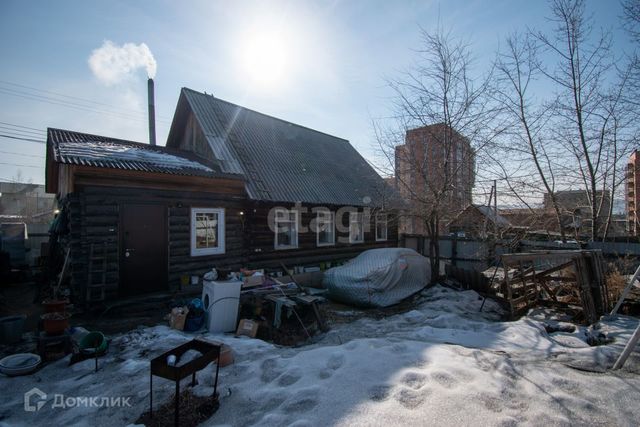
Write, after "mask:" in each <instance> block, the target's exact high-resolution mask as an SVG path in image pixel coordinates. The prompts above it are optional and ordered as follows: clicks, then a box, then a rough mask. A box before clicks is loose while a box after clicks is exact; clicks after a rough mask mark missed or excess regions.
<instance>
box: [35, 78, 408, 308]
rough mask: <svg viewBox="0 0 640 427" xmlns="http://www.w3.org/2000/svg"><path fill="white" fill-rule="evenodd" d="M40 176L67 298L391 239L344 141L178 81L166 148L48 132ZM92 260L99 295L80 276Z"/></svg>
mask: <svg viewBox="0 0 640 427" xmlns="http://www.w3.org/2000/svg"><path fill="white" fill-rule="evenodd" d="M46 182H47V184H46V185H47V191H48V192H50V193H56V194H57V195H58V198H59V200H60V203H61V206H62V207H63V208H64V213H65V215H68V221H69V232H70V233H69V236H68V238H67V240H68V242H69V245H70V248H71V252H70V253H71V258H72V287H73V290H74V294H75V296H76V298H77V299H78V300H79V301H88V302H91V301H99V300H102V299H105V298H112V297H116V296H122V295H134V294H141V293H147V292H154V291H165V290H175V289H178V288H179V286H180V283H181V278H184V277H185V276H189V275H201V274H202V273H204V272H206V271H208V270H210V269H211V268H218V269H232V270H237V269H238V268H240V267H243V266H244V267H258V268H267V269H269V268H271V269H274V270H275V269H278V268H279V263H280V261H284V262H285V263H286V264H287V266H289V267H294V266H311V265H315V266H317V265H319V264H320V263H326V262H333V261H338V260H344V259H348V258H351V257H353V256H355V255H357V254H358V253H360V252H362V251H363V250H366V249H370V248H379V247H388V246H397V240H398V232H397V220H396V213H395V211H394V210H393V209H392V206H391V205H390V204H389V200H390V199H391V197H392V195H393V194H392V191H391V190H390V189H389V188H388V186H387V185H386V184H385V183H384V181H383V179H382V178H381V177H380V176H379V175H378V174H377V173H376V172H375V171H374V170H373V168H372V167H371V166H370V165H369V164H368V163H367V162H366V160H365V159H364V158H363V157H362V156H360V154H358V152H357V151H356V150H355V149H354V148H353V147H352V146H351V145H350V144H349V142H348V141H346V140H344V139H340V138H336V137H333V136H330V135H327V134H324V133H321V132H318V131H314V130H312V129H308V128H305V127H302V126H299V125H295V124H293V123H289V122H286V121H284V120H280V119H277V118H274V117H270V116H267V115H265V114H261V113H258V112H255V111H252V110H249V109H246V108H243V107H240V106H238V105H234V104H231V103H229V102H226V101H222V100H220V99H218V98H215V97H213V96H211V95H206V94H202V93H199V92H195V91H193V90H190V89H182V92H181V94H180V98H179V101H178V105H177V108H176V112H175V115H174V119H173V123H172V125H171V130H170V133H169V137H168V141H167V144H166V147H159V146H154V145H148V144H141V143H136V142H132V141H125V140H119V139H115V138H108V137H103V136H97V135H90V134H84V133H78V132H72V131H65V130H60V129H49V130H48V137H47V171H46ZM102 251H106V256H105V257H103V256H102V255H101V254H102ZM92 255H93V256H92ZM96 260H97V262H96ZM103 260H106V261H104V264H105V265H106V267H107V268H106V270H107V271H106V280H105V282H106V285H105V286H104V292H103V290H102V289H101V287H100V282H101V277H100V276H99V275H97V276H98V277H97V278H96V277H95V276H96V275H95V274H94V273H91V274H90V271H92V272H93V271H99V269H98V270H96V268H98V267H99V266H100V265H101V263H102V262H103ZM92 276H94V277H92ZM95 282H98V284H97V285H96V284H95Z"/></svg>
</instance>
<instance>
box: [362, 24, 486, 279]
mask: <svg viewBox="0 0 640 427" xmlns="http://www.w3.org/2000/svg"><path fill="white" fill-rule="evenodd" d="M417 57H418V58H417V62H416V64H415V66H414V67H413V68H412V69H411V70H410V71H408V72H406V73H405V74H404V75H403V76H402V77H401V78H399V79H396V80H392V81H389V82H388V83H389V86H390V87H391V89H392V90H393V91H394V93H395V104H394V117H393V123H392V125H390V126H389V125H383V124H381V123H375V124H374V128H375V130H376V134H377V139H378V144H379V147H380V148H381V151H382V152H383V157H384V158H385V159H386V161H387V164H388V165H389V166H390V167H391V168H393V169H394V172H395V176H396V182H397V186H398V188H399V190H400V193H401V194H402V195H403V196H404V197H405V198H406V199H407V200H408V202H409V206H408V209H407V211H406V213H405V217H406V218H410V219H414V220H418V221H420V222H421V224H423V225H424V229H425V231H426V235H427V237H428V239H429V257H430V262H431V270H432V278H431V280H432V282H434V281H436V280H437V278H438V274H439V264H440V249H439V235H440V233H441V231H442V229H443V227H442V225H443V224H442V223H443V220H445V219H451V218H452V217H453V215H454V214H455V213H458V212H460V211H461V210H462V209H464V208H465V207H466V206H465V205H461V204H462V202H461V201H462V200H468V202H467V204H468V203H469V202H470V201H471V195H470V194H463V193H464V189H463V187H464V184H463V183H462V182H461V177H462V176H465V175H466V174H468V175H469V176H471V177H472V176H473V171H472V170H469V168H472V167H473V164H474V159H475V157H476V156H477V154H478V152H480V151H481V150H482V148H483V146H484V145H485V144H487V143H488V142H487V141H488V138H487V137H486V135H487V130H488V129H489V128H488V126H487V123H488V120H487V119H488V116H489V115H490V113H491V112H492V109H491V108H490V105H489V103H488V102H487V92H488V89H489V85H488V82H489V79H488V78H485V79H482V80H481V81H476V80H475V79H474V78H473V77H472V75H471V67H472V60H471V56H470V49H469V46H468V45H467V44H465V43H463V42H460V41H459V40H456V39H454V38H453V37H452V36H451V35H450V34H445V33H444V32H442V30H437V31H435V32H434V33H430V32H428V31H425V30H422V46H421V48H420V50H418V51H417ZM420 127H422V128H424V129H423V132H424V133H425V138H426V139H427V140H428V141H429V143H428V145H429V147H426V146H425V143H424V141H422V140H420V141H414V140H409V139H408V138H407V139H406V140H405V135H406V132H407V130H410V129H414V128H420ZM471 144H473V148H472V149H468V147H470V146H471ZM465 147H467V148H465ZM434 150H440V151H439V152H438V153H437V158H438V159H440V160H441V161H440V162H438V163H434V162H433V161H430V160H433V158H434V153H435V151H434ZM467 184H468V183H467Z"/></svg>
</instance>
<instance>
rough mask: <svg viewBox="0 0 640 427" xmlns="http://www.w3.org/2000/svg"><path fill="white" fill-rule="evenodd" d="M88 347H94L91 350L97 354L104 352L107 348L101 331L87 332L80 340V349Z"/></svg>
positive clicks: (84, 349)
mask: <svg viewBox="0 0 640 427" xmlns="http://www.w3.org/2000/svg"><path fill="white" fill-rule="evenodd" d="M88 349H94V350H93V351H94V352H96V353H98V354H101V353H104V352H105V350H106V349H107V339H106V338H105V336H104V334H103V333H102V332H98V331H94V332H89V333H88V334H87V335H85V336H84V337H83V338H82V339H81V340H80V350H81V351H83V352H84V351H87V350H88Z"/></svg>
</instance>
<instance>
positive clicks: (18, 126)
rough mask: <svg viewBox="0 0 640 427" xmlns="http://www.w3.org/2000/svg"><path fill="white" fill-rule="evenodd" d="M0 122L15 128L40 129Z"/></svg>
mask: <svg viewBox="0 0 640 427" xmlns="http://www.w3.org/2000/svg"><path fill="white" fill-rule="evenodd" d="M0 124H3V125H8V126H13V127H17V128H23V129H30V130H37V131H42V129H38V128H32V127H29V126H22V125H14V124H13V123H7V122H0Z"/></svg>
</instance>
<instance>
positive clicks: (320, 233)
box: [316, 211, 336, 246]
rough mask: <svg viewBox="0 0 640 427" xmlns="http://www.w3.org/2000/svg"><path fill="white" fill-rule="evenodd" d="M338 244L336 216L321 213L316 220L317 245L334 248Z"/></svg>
mask: <svg viewBox="0 0 640 427" xmlns="http://www.w3.org/2000/svg"><path fill="white" fill-rule="evenodd" d="M335 244H336V214H335V213H334V212H331V211H319V212H318V216H317V218H316V245H317V246H332V245H335Z"/></svg>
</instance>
